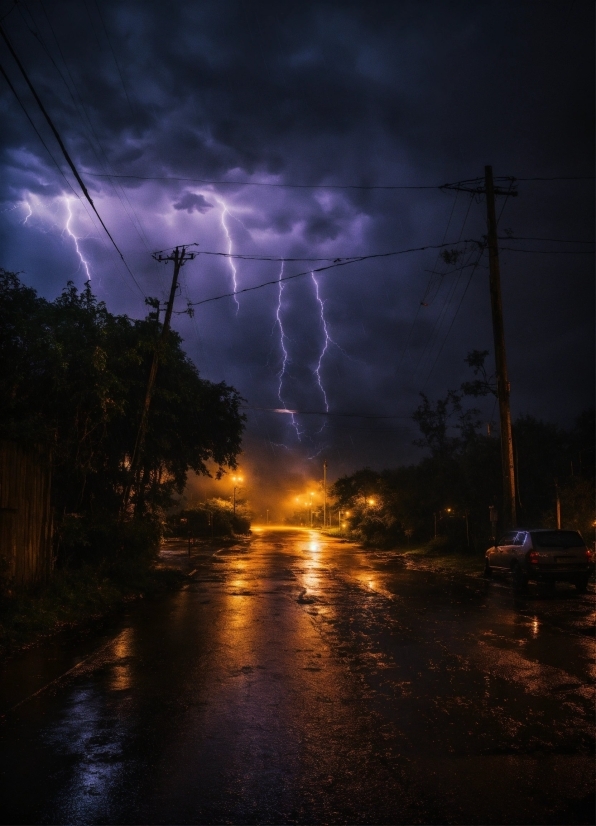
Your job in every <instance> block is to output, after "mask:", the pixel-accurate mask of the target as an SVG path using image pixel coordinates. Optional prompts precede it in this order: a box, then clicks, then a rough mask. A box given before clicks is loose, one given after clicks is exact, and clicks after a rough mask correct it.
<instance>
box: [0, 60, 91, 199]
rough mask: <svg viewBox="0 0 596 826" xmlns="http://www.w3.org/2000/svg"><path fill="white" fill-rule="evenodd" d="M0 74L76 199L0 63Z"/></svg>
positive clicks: (69, 184) (68, 182)
mask: <svg viewBox="0 0 596 826" xmlns="http://www.w3.org/2000/svg"><path fill="white" fill-rule="evenodd" d="M0 73H1V74H2V76H3V77H4V80H5V81H6V82H7V84H8V87H9V89H10V90H11V92H12V93H13V94H14V96H15V98H16V99H17V103H18V104H19V106H20V107H21V109H22V110H23V112H24V113H25V117H26V118H27V120H28V121H29V123H30V124H31V126H32V127H33V130H34V132H35V134H36V135H37V137H38V138H39V140H40V142H41V144H42V146H43V147H44V149H45V150H46V152H47V153H48V155H49V156H50V158H51V159H52V161H53V162H54V164H55V166H56V169H57V170H58V172H59V173H60V174H61V175H62V177H63V178H64V180H65V181H66V184H67V186H68V187H69V188H70V189H71V190H72V192H73V193H74V194H75V196H76V197H77V198H78V197H79V196H78V194H77V192H75V190H74V189H73V187H72V184H71V183H70V181H69V180H68V178H67V177H66V175H65V174H64V172H63V171H62V170H61V169H60V165H59V164H58V161H57V160H56V159H55V158H54V156H53V155H52V153H51V151H50V148H49V146H48V145H47V143H46V142H45V141H44V139H43V137H42V135H41V133H40V131H39V129H38V128H37V126H36V125H35V124H34V122H33V120H32V118H31V115H30V114H29V112H28V111H27V110H26V109H25V105H24V104H23V101H22V100H21V99H20V97H19V94H18V92H17V90H16V89H15V87H14V86H13V85H12V82H11V80H10V78H9V77H8V75H7V74H6V71H5V69H4V67H3V66H2V64H1V63H0ZM79 200H80V199H79Z"/></svg>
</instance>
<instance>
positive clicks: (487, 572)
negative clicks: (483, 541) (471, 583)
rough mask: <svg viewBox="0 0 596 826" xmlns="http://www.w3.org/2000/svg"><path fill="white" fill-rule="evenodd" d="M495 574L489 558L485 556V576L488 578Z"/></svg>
mask: <svg viewBox="0 0 596 826" xmlns="http://www.w3.org/2000/svg"><path fill="white" fill-rule="evenodd" d="M492 575H493V569H492V568H491V567H490V565H489V564H488V559H486V558H485V560H484V576H485V577H486V579H490V578H491V577H492Z"/></svg>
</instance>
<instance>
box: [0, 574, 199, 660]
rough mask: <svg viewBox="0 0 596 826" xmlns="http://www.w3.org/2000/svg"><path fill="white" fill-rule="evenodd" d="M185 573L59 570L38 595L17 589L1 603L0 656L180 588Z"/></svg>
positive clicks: (38, 590)
mask: <svg viewBox="0 0 596 826" xmlns="http://www.w3.org/2000/svg"><path fill="white" fill-rule="evenodd" d="M184 578H185V577H184V574H182V573H181V572H180V571H177V570H172V569H169V568H154V567H149V566H135V567H134V569H132V568H131V569H127V570H122V569H121V568H119V569H118V570H113V571H111V572H109V574H108V573H106V572H105V571H104V572H102V571H101V569H97V568H95V567H92V566H90V565H89V566H84V567H81V568H78V569H76V570H68V569H66V570H63V571H57V572H56V573H55V574H54V576H53V578H52V580H51V582H50V583H48V585H47V586H45V587H43V588H39V589H37V590H36V591H24V590H23V591H13V592H12V593H11V594H10V595H5V596H3V597H2V599H1V601H0V655H6V654H10V653H12V652H14V651H16V650H19V649H20V648H25V647H28V646H30V645H32V644H34V643H35V642H37V641H38V640H40V639H43V638H46V637H49V636H51V635H52V634H54V633H56V632H57V631H59V630H61V629H62V628H69V627H76V626H81V627H84V626H85V625H87V624H90V623H92V622H94V621H97V620H98V619H101V618H103V617H106V616H108V615H110V614H113V613H115V612H116V611H118V610H120V609H121V608H122V607H123V606H124V605H125V604H126V603H127V602H130V601H131V600H134V599H137V598H139V597H141V596H151V595H154V594H157V593H160V592H162V591H165V590H170V589H173V588H176V587H179V585H180V584H181V582H182V581H183V580H184Z"/></svg>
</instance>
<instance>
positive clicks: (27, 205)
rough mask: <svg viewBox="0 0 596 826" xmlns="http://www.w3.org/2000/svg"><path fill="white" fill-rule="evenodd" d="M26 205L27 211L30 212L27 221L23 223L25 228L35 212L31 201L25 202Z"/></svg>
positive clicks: (26, 217)
mask: <svg viewBox="0 0 596 826" xmlns="http://www.w3.org/2000/svg"><path fill="white" fill-rule="evenodd" d="M25 205H26V207H27V209H28V210H29V214H28V215H26V216H25V220H24V221H23V226H25V224H26V223H27V221H28V220H29V218H31V216H32V215H33V210H32V209H31V204H30V203H29V201H25Z"/></svg>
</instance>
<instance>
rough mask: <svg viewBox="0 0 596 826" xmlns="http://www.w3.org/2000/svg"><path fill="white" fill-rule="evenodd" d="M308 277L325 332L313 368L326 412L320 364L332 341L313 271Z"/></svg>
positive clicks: (325, 395) (326, 402)
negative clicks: (316, 362) (313, 289)
mask: <svg viewBox="0 0 596 826" xmlns="http://www.w3.org/2000/svg"><path fill="white" fill-rule="evenodd" d="M310 277H311V278H312V280H313V284H314V285H315V295H316V297H317V302H318V304H319V310H320V314H321V325H322V327H323V333H324V334H325V343H324V344H323V349H322V350H321V353H320V355H319V362H318V364H317V366H316V368H315V376H316V377H317V383H318V385H319V387H320V388H321V393H322V395H323V403H324V404H325V410H326V411H327V413H328V412H329V402H328V401H327V393H326V392H325V388H324V387H323V381H322V379H321V367H322V364H323V359H324V357H325V353H326V352H327V348H328V347H329V344H333V343H334V342H333V339H332V338H331V336H330V335H329V330H328V329H327V320H326V319H325V302H324V301H323V300H322V298H321V296H320V295H319V282H318V281H317V279H316V278H315V274H314V272H311V274H310ZM324 427H325V425H324V424H323V427H322V428H321V430H322V429H323V428H324Z"/></svg>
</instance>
